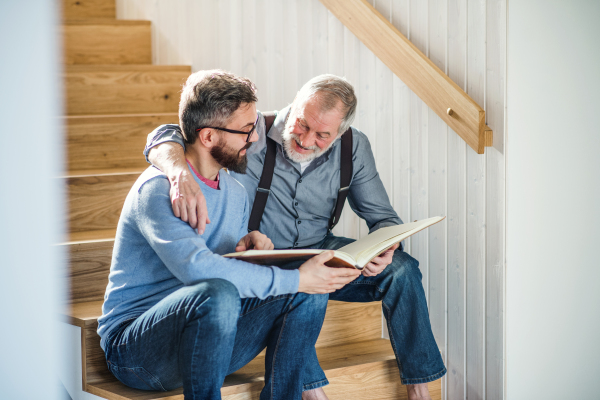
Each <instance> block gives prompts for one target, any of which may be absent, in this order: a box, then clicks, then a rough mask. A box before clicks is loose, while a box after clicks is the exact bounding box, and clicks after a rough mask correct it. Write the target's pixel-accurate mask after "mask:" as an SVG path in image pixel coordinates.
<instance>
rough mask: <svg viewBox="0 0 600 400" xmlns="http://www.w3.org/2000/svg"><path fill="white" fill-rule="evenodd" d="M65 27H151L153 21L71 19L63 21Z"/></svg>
mask: <svg viewBox="0 0 600 400" xmlns="http://www.w3.org/2000/svg"><path fill="white" fill-rule="evenodd" d="M62 25H63V26H87V25H108V26H151V25H152V21H147V20H138V19H109V18H69V19H64V20H63V21H62Z"/></svg>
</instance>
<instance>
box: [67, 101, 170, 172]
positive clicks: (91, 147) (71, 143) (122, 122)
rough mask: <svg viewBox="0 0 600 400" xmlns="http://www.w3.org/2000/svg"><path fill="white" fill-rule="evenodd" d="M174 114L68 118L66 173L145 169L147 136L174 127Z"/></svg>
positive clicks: (146, 165)
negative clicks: (163, 125)
mask: <svg viewBox="0 0 600 400" xmlns="http://www.w3.org/2000/svg"><path fill="white" fill-rule="evenodd" d="M177 123H179V117H178V115H177V114H175V113H169V114H154V115H153V114H142V115H123V116H120V115H107V116H82V117H67V118H65V125H66V128H67V138H66V145H67V170H68V171H70V172H73V171H78V173H82V171H86V170H94V169H104V168H112V169H117V168H135V169H137V170H142V169H145V168H146V167H148V165H149V164H148V163H147V162H146V159H145V158H144V156H143V155H142V150H143V149H144V146H145V144H146V138H147V136H148V134H149V133H150V132H152V131H153V130H154V129H155V128H156V127H158V126H159V125H162V124H177Z"/></svg>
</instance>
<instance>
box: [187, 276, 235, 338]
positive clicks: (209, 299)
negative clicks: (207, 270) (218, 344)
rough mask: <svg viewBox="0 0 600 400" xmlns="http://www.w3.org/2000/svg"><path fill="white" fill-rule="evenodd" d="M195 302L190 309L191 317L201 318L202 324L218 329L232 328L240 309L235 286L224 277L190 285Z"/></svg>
mask: <svg viewBox="0 0 600 400" xmlns="http://www.w3.org/2000/svg"><path fill="white" fill-rule="evenodd" d="M191 290H192V291H193V292H195V296H194V297H195V302H194V304H193V306H192V307H191V309H190V312H191V313H192V314H193V316H192V318H193V319H200V318H201V319H202V325H203V326H207V325H209V324H210V325H212V326H214V327H215V328H217V329H218V330H222V331H224V330H229V329H234V328H235V327H236V326H237V320H238V318H239V315H240V310H241V300H240V295H239V292H238V290H237V288H236V287H235V286H234V285H233V284H232V283H231V282H229V281H226V280H224V279H209V280H206V281H204V282H200V283H198V284H196V285H193V286H192V287H191Z"/></svg>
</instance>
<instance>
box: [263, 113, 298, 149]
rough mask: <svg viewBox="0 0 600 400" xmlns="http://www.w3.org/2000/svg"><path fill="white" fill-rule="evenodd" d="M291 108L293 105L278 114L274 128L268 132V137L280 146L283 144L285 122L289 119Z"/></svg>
mask: <svg viewBox="0 0 600 400" xmlns="http://www.w3.org/2000/svg"><path fill="white" fill-rule="evenodd" d="M291 108H292V105H291V104H290V105H289V106H287V107H285V108H284V109H283V110H280V111H279V112H277V117H275V121H274V122H273V126H272V127H271V130H270V131H269V132H267V136H268V137H270V138H271V139H273V140H274V141H275V142H277V143H279V144H283V137H282V135H283V130H284V129H285V121H286V119H287V116H288V114H289V113H290V109H291Z"/></svg>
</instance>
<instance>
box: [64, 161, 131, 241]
mask: <svg viewBox="0 0 600 400" xmlns="http://www.w3.org/2000/svg"><path fill="white" fill-rule="evenodd" d="M141 172H142V170H136V171H133V172H109V170H106V171H105V173H102V174H95V175H79V176H69V177H66V178H64V180H65V184H66V187H67V192H68V218H67V219H68V222H69V229H70V232H88V231H102V230H111V229H112V230H114V229H116V227H117V223H118V222H119V216H120V215H121V209H122V208H123V203H124V202H125V197H127V193H129V190H130V189H131V187H132V186H133V184H134V183H135V181H136V179H137V178H138V177H139V176H140V174H141Z"/></svg>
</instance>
